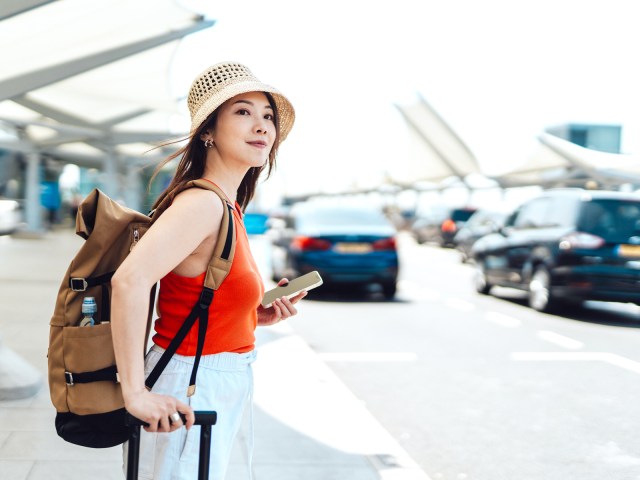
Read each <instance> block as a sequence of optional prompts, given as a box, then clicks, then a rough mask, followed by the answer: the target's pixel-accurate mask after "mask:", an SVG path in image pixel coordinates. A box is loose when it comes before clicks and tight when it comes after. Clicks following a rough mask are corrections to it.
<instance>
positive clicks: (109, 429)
mask: <svg viewBox="0 0 640 480" xmlns="http://www.w3.org/2000/svg"><path fill="white" fill-rule="evenodd" d="M194 187H197V188H203V189H206V190H211V191H213V192H215V193H216V194H217V195H218V196H219V197H220V199H221V201H222V202H223V204H224V209H223V212H224V214H223V218H222V223H221V225H220V233H219V236H218V240H217V242H216V246H215V248H214V252H213V255H212V257H211V260H210V262H209V266H208V268H207V273H206V278H205V281H204V285H203V289H202V293H201V296H200V300H199V301H198V302H197V303H196V305H194V307H193V310H192V311H191V314H190V315H189V316H188V317H187V318H186V319H185V322H184V324H183V325H182V327H181V329H180V330H179V332H178V334H177V335H176V337H175V338H174V339H173V341H172V342H171V344H170V345H169V348H168V349H167V350H166V352H165V353H164V355H163V357H162V358H161V359H160V361H159V362H158V365H157V366H156V368H155V369H154V370H153V371H152V372H151V374H150V375H149V377H148V378H147V380H146V386H147V388H149V389H151V388H152V387H153V384H154V383H155V382H156V380H157V379H158V377H159V376H160V374H161V373H162V370H163V369H164V367H165V366H166V364H167V363H168V362H169V359H170V358H171V356H172V355H173V354H174V353H175V351H176V350H177V348H178V347H179V346H180V343H181V342H182V340H183V339H184V338H185V337H186V335H187V334H188V333H189V331H190V330H191V327H193V325H194V324H195V323H196V321H197V322H198V347H197V353H196V357H195V364H194V368H193V371H192V375H191V381H190V385H189V394H193V391H194V390H195V377H196V373H197V369H198V363H199V360H200V355H201V354H202V347H203V345H204V335H205V332H206V330H207V321H208V312H209V305H210V303H211V301H212V300H213V296H214V292H215V291H216V290H217V289H218V288H219V287H220V285H221V284H222V282H223V281H224V279H225V278H226V276H227V274H228V273H229V270H230V269H231V264H232V262H233V256H234V252H235V231H234V222H233V214H232V209H233V206H232V205H231V204H230V203H229V202H228V201H227V200H226V197H225V196H224V193H223V192H222V191H221V190H220V189H218V187H216V186H215V185H213V184H212V183H210V182H207V181H206V180H193V181H189V182H186V183H184V184H182V185H180V186H178V187H176V189H174V190H173V191H172V192H171V193H170V194H169V195H167V197H166V198H165V199H164V201H163V202H162V203H161V204H160V205H159V206H158V208H157V209H156V210H155V211H154V212H152V213H151V216H147V215H144V214H142V213H139V212H136V211H134V210H131V209H129V208H125V207H123V206H121V205H120V204H118V203H117V202H115V201H113V200H112V199H110V198H109V197H108V196H107V195H105V194H104V193H103V192H101V191H100V190H98V189H95V190H93V191H92V192H91V193H90V194H89V195H88V196H87V197H86V199H85V200H84V201H83V202H82V204H81V205H80V207H79V209H78V214H77V217H76V233H77V234H78V235H79V236H81V237H82V238H84V239H85V242H84V244H83V245H82V247H80V250H79V251H78V253H77V254H76V255H75V257H74V258H73V260H72V261H71V264H70V265H69V268H68V270H67V272H66V273H65V276H64V278H63V280H62V284H61V285H60V290H59V292H58V297H57V301H56V305H55V310H54V313H53V317H52V318H51V323H50V325H51V329H50V335H49V351H48V362H49V390H50V393H51V401H52V402H53V405H54V407H55V408H56V411H57V415H56V421H55V424H56V430H57V432H58V435H60V436H61V437H62V438H63V439H65V440H66V441H68V442H71V443H75V444H77V445H83V446H87V447H93V448H104V447H112V446H114V445H118V444H120V443H123V442H124V441H125V440H126V439H127V434H128V429H127V427H126V425H125V413H126V412H125V410H124V400H123V398H122V391H121V388H120V384H119V383H118V376H117V370H116V362H115V355H114V351H113V344H112V339H111V323H110V320H111V318H110V302H111V297H110V280H111V277H112V276H113V274H114V273H115V271H116V269H117V268H118V266H120V264H121V263H122V262H123V261H124V259H125V258H126V257H127V255H128V254H129V252H130V251H131V250H132V249H133V248H134V247H135V244H136V242H137V241H138V240H139V239H140V238H141V237H142V236H143V235H144V234H145V232H146V231H147V230H148V229H149V228H150V227H151V225H152V224H153V222H154V220H155V219H157V218H158V217H159V215H160V214H161V213H162V212H163V211H164V210H165V209H166V208H168V207H169V205H170V204H171V201H172V200H173V198H174V197H175V196H176V195H177V194H178V193H180V192H181V191H183V190H185V189H187V188H194ZM86 296H91V297H94V298H95V299H96V302H97V306H98V314H97V321H96V323H95V325H93V326H84V327H81V326H79V325H80V321H81V320H82V312H81V308H82V302H83V299H84V297H86ZM154 298H155V287H154V289H153V290H152V291H151V292H150V301H149V313H148V315H147V334H146V338H145V345H146V340H148V336H149V332H150V329H151V318H152V313H153V305H154ZM140 301H147V299H140Z"/></svg>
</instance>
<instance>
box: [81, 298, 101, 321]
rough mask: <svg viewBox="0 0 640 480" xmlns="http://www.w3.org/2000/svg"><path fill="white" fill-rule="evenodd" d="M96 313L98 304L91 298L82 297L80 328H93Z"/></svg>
mask: <svg viewBox="0 0 640 480" xmlns="http://www.w3.org/2000/svg"><path fill="white" fill-rule="evenodd" d="M97 312H98V304H97V303H96V299H95V298H93V297H84V299H83V300H82V315H83V317H84V318H83V319H82V321H81V322H80V326H81V327H93V326H94V325H95V323H96V321H95V318H94V317H95V315H96V313H97Z"/></svg>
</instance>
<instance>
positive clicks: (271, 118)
mask: <svg viewBox="0 0 640 480" xmlns="http://www.w3.org/2000/svg"><path fill="white" fill-rule="evenodd" d="M207 134H208V135H210V138H211V139H212V140H213V142H214V144H215V147H214V148H215V149H216V150H217V151H218V153H219V154H220V156H221V157H222V159H224V160H233V161H238V162H240V163H242V164H244V165H245V166H247V167H261V166H262V165H264V163H265V162H266V161H267V159H268V158H269V152H271V147H273V143H274V142H275V139H276V125H275V115H274V111H273V108H272V107H271V105H270V104H269V100H268V99H267V96H266V95H265V94H264V93H262V92H249V93H242V94H240V95H236V96H235V97H233V98H231V99H230V100H227V101H226V102H225V103H223V104H222V105H221V106H220V108H219V111H218V117H217V121H216V125H215V128H214V129H212V130H208V131H207V132H205V138H207V137H206V135H207Z"/></svg>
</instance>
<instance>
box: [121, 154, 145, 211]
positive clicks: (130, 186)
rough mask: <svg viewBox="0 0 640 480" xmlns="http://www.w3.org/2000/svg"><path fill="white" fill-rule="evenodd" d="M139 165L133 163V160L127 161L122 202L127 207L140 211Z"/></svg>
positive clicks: (140, 186)
mask: <svg viewBox="0 0 640 480" xmlns="http://www.w3.org/2000/svg"><path fill="white" fill-rule="evenodd" d="M139 172H140V167H138V166H137V165H135V163H133V161H127V178H126V185H125V189H124V192H123V196H124V202H125V204H126V205H127V207H129V208H132V209H134V210H137V211H138V212H141V211H142V190H143V187H142V185H141V183H140V173H139Z"/></svg>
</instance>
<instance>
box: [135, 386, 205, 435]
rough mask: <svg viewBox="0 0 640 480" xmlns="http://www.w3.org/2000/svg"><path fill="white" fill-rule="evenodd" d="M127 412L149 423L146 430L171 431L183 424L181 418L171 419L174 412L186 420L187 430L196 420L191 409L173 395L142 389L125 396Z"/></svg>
mask: <svg viewBox="0 0 640 480" xmlns="http://www.w3.org/2000/svg"><path fill="white" fill-rule="evenodd" d="M125 407H126V409H127V412H129V413H130V414H131V415H133V416H134V417H136V418H137V419H139V420H142V421H143V422H146V423H148V424H149V426H148V427H144V429H145V430H146V431H147V432H173V431H174V430H178V429H179V428H181V427H182V426H183V423H182V419H179V420H177V419H171V418H170V417H171V416H172V415H173V414H174V413H176V412H177V413H182V414H183V415H184V416H185V417H186V420H187V423H186V424H184V425H185V426H186V427H187V430H188V429H189V428H191V426H192V425H193V424H194V422H195V421H196V418H195V415H194V413H193V409H192V408H191V407H190V406H189V405H187V404H186V403H183V402H181V401H179V400H177V399H175V398H173V397H169V396H167V395H159V394H157V393H152V392H149V391H148V390H147V389H144V388H143V389H142V390H140V391H138V392H136V393H133V394H131V395H128V396H127V397H126V398H125Z"/></svg>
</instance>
